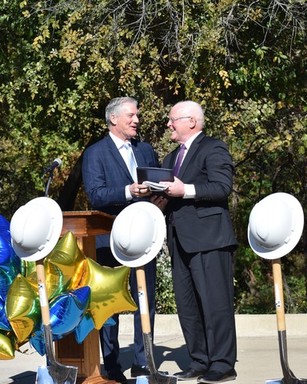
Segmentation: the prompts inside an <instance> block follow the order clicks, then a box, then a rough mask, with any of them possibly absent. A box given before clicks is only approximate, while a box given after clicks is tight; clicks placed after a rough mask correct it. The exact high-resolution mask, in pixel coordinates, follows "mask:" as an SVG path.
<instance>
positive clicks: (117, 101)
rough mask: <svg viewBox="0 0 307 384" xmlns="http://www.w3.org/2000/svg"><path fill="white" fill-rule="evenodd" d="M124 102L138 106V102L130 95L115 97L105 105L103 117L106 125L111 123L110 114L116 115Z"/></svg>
mask: <svg viewBox="0 0 307 384" xmlns="http://www.w3.org/2000/svg"><path fill="white" fill-rule="evenodd" d="M125 103H132V104H134V105H135V106H136V107H137V106H138V102H137V101H136V100H135V99H133V98H132V97H115V98H114V99H112V100H111V101H110V102H109V104H108V105H107V106H106V111H105V117H106V122H107V124H108V125H110V123H111V119H110V117H111V115H118V114H119V112H120V110H121V108H122V105H123V104H125Z"/></svg>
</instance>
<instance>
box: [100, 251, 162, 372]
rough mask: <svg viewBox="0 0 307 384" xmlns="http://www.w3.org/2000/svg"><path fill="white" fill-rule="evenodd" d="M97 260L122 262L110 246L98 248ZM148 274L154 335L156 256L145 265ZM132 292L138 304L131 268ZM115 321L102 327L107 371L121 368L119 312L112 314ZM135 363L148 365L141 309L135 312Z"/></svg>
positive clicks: (114, 262) (147, 281) (110, 262)
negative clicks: (114, 255) (115, 256)
mask: <svg viewBox="0 0 307 384" xmlns="http://www.w3.org/2000/svg"><path fill="white" fill-rule="evenodd" d="M96 256H97V262H98V263H99V264H101V265H105V266H108V267H116V266H119V265H121V264H119V263H118V262H117V260H116V259H115V258H114V257H113V255H112V252H111V250H110V248H108V247H101V248H97V249H96ZM144 269H145V275H146V286H147V296H148V306H149V312H150V323H151V330H152V336H153V334H154V317H155V289H156V259H155V258H154V259H153V260H152V261H151V262H150V263H148V264H146V265H145V266H144ZM129 282H130V293H131V296H132V297H133V300H134V301H135V303H136V305H137V306H138V291H137V282H136V271H135V269H134V268H131V271H130V279H129ZM112 318H113V320H114V321H115V325H111V326H104V327H102V328H101V330H100V332H99V335H100V344H101V349H102V355H103V362H104V368H105V370H106V371H107V372H110V371H118V370H121V365H120V362H119V341H118V332H119V316H118V314H116V315H114V316H112ZM133 364H136V365H147V362H146V358H145V352H144V343H143V332H142V326H141V316H140V311H139V309H137V311H135V312H134V360H133Z"/></svg>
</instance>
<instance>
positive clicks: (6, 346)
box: [0, 332, 15, 360]
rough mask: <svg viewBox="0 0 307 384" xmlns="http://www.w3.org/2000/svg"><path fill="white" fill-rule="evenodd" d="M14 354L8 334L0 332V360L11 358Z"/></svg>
mask: <svg viewBox="0 0 307 384" xmlns="http://www.w3.org/2000/svg"><path fill="white" fill-rule="evenodd" d="M14 356H15V348H14V345H13V343H12V341H11V339H10V337H9V336H7V335H6V334H4V333H1V332H0V360H11V359H13V358H14Z"/></svg>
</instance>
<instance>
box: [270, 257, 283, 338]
mask: <svg viewBox="0 0 307 384" xmlns="http://www.w3.org/2000/svg"><path fill="white" fill-rule="evenodd" d="M272 267H273V279H274V292H275V308H276V317H277V329H278V331H285V330H286V319H285V306H284V293H283V284H282V273H281V262H280V259H275V260H273V261H272Z"/></svg>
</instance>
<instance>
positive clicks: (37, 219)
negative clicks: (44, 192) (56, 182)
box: [10, 197, 63, 261]
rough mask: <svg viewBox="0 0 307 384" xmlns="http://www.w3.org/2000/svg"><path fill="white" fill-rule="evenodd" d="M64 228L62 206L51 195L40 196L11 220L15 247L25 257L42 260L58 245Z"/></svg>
mask: <svg viewBox="0 0 307 384" xmlns="http://www.w3.org/2000/svg"><path fill="white" fill-rule="evenodd" d="M62 227H63V214H62V211H61V208H60V206H59V205H58V204H57V203H56V202H55V201H54V200H52V199H50V198H49V197H37V198H35V199H33V200H30V201H29V202H28V203H27V204H25V205H23V206H21V207H20V208H18V209H17V211H16V212H15V213H14V215H13V217H12V219H11V223H10V232H11V243H12V247H13V249H14V251H15V253H16V255H17V256H19V257H20V258H21V259H25V260H27V261H36V260H40V259H42V258H44V257H45V256H47V255H48V254H49V253H50V252H51V251H52V250H53V248H54V247H55V246H56V244H57V242H58V240H59V237H60V235H61V231H62Z"/></svg>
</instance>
